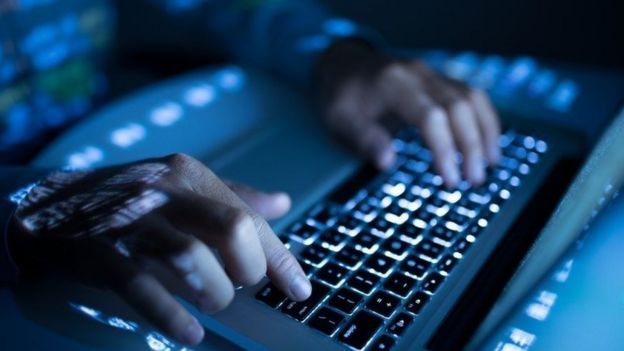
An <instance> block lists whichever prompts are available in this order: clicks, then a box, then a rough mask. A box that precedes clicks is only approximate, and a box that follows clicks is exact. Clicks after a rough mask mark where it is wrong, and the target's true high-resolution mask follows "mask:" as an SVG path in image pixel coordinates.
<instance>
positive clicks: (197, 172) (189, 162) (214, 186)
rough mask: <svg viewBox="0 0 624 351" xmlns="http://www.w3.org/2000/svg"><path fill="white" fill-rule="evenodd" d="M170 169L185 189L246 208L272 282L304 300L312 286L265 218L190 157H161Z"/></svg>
mask: <svg viewBox="0 0 624 351" xmlns="http://www.w3.org/2000/svg"><path fill="white" fill-rule="evenodd" d="M165 161H166V162H169V164H171V165H172V167H173V168H174V169H181V173H182V174H185V177H184V181H185V182H186V183H187V186H188V188H189V189H192V190H193V191H196V192H197V193H198V194H201V195H204V196H206V197H209V198H211V199H214V200H217V201H219V202H221V203H224V204H228V205H230V206H232V207H234V208H238V209H242V210H244V211H246V213H247V215H248V216H249V217H250V218H252V220H253V223H254V226H255V228H256V232H257V233H258V237H259V239H260V243H261V246H262V250H263V253H264V256H265V258H266V266H267V274H268V276H269V278H271V280H272V281H273V282H274V283H275V285H276V286H277V287H278V288H280V289H281V290H282V291H284V292H285V293H286V294H287V295H288V296H289V297H290V298H291V299H293V300H296V301H301V300H305V299H307V298H308V297H309V296H310V293H311V290H312V286H311V284H310V281H309V280H308V278H307V276H306V275H305V274H304V272H303V269H302V268H301V266H300V265H299V263H298V262H297V260H296V259H295V257H294V256H293V255H292V254H291V253H290V252H289V251H288V250H287V249H286V247H285V246H284V244H282V242H281V241H280V240H279V239H278V238H277V236H276V235H275V233H274V232H273V230H271V227H269V225H268V224H267V223H266V221H265V220H264V219H263V218H262V217H260V216H259V215H257V214H255V213H254V212H253V210H251V209H250V208H249V206H247V205H246V204H245V203H244V201H243V200H241V199H240V198H239V197H238V196H236V194H234V193H233V192H232V191H231V190H230V189H229V188H228V187H227V186H226V185H225V184H223V182H221V181H220V180H219V178H218V177H216V175H214V173H212V172H211V171H210V170H209V169H207V168H206V167H203V166H201V164H199V165H198V162H197V161H195V160H193V159H192V158H190V157H188V156H185V155H180V154H176V155H173V156H169V157H167V158H165Z"/></svg>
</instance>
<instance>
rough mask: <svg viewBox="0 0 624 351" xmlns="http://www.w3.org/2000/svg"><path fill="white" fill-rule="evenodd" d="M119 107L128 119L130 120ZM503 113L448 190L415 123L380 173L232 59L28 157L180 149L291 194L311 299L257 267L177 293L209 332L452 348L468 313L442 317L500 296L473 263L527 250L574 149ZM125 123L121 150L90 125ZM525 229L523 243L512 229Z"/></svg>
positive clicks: (295, 239)
mask: <svg viewBox="0 0 624 351" xmlns="http://www.w3.org/2000/svg"><path fill="white" fill-rule="evenodd" d="M199 87H204V88H206V87H211V89H217V90H209V91H210V92H211V93H210V94H212V95H209V96H210V97H211V98H210V99H204V100H202V101H203V102H198V101H197V100H196V99H195V100H193V99H191V100H187V99H186V97H187V95H188V94H186V95H185V92H187V91H188V90H189V89H199ZM215 87H216V88H215ZM193 96H197V94H194V95H193ZM217 96H218V97H219V99H220V101H213V100H216V98H215V97H217ZM176 99H179V102H178V100H176ZM172 100H174V101H172ZM163 103H164V104H166V105H167V106H166V107H167V108H168V112H171V113H168V114H159V116H163V115H166V117H167V121H165V122H167V123H166V124H163V123H161V122H163V121H162V119H156V120H154V119H153V118H151V117H153V116H154V114H153V113H150V111H153V110H154V109H156V108H165V107H163V106H164V105H163V106H161V105H162V104H163ZM201 104H203V105H201ZM199 105H201V106H199ZM172 106H183V109H177V110H176V109H175V108H173V107H172ZM207 108H210V109H212V110H211V113H210V114H206V110H205V109H207ZM128 111H132V112H133V113H134V114H133V115H135V116H138V117H136V121H130V122H129V121H128V120H127V116H128V113H127V112H128ZM172 111H173V112H176V111H177V112H176V113H177V114H174V113H173V112H172ZM180 111H182V112H180ZM122 112H125V113H122ZM174 115H175V116H174ZM174 117H175V118H174ZM211 117H212V118H213V119H208V118H211ZM503 118H504V121H505V125H506V129H505V132H504V134H503V136H502V137H501V140H500V143H501V147H502V150H503V158H502V160H501V162H500V164H499V165H497V166H496V167H494V168H492V169H490V170H489V172H488V178H487V180H486V182H485V183H484V185H482V186H479V187H475V188H473V187H470V186H469V185H468V184H467V183H465V182H464V183H462V184H460V186H458V188H457V189H446V188H444V187H443V185H442V180H441V178H440V177H439V176H438V175H436V174H435V172H434V171H433V170H432V163H431V161H432V160H431V153H430V152H429V151H428V150H427V149H426V148H425V147H424V146H423V144H422V143H421V141H420V138H419V136H418V132H417V131H416V130H415V129H413V128H410V127H403V128H400V129H399V130H398V131H397V132H396V138H395V140H394V147H395V149H396V151H397V153H398V154H399V160H398V162H397V163H396V165H395V166H394V167H393V168H392V169H391V170H389V171H387V172H383V173H379V172H377V171H375V170H374V169H372V168H371V167H370V166H368V165H365V164H363V163H362V162H361V161H360V160H359V158H357V157H356V156H355V155H353V154H352V153H351V152H350V151H349V150H348V149H345V148H344V147H343V146H341V145H339V144H338V143H337V142H335V141H334V140H333V139H332V138H331V136H329V135H328V132H327V131H326V130H325V129H324V128H323V127H322V125H321V123H319V121H318V116H316V115H315V110H314V109H313V108H312V107H311V106H310V105H309V103H308V102H307V101H306V100H305V99H304V98H302V97H301V96H300V95H299V94H298V93H296V92H293V90H292V89H291V88H290V87H288V86H281V85H279V84H276V83H275V82H274V81H273V80H272V79H270V78H267V77H265V76H263V75H262V74H259V73H257V72H254V71H253V70H244V71H243V70H241V69H240V68H236V67H234V68H232V67H230V68H226V69H225V70H220V71H206V72H198V73H195V74H192V75H188V76H185V77H180V78H177V79H175V80H172V81H169V82H167V83H165V84H162V85H160V86H157V87H154V88H151V89H150V90H148V91H144V92H142V93H139V94H137V95H135V96H134V97H132V98H129V99H126V100H123V101H120V102H119V103H118V104H115V105H112V106H111V107H109V108H107V109H106V110H103V111H102V112H101V113H100V114H99V116H97V118H94V119H92V120H87V121H86V122H85V123H82V124H81V125H79V126H78V127H77V128H75V129H74V131H73V132H74V135H75V138H69V137H68V138H64V139H62V140H59V141H58V142H57V143H56V144H55V145H53V147H51V148H50V149H49V150H48V151H47V152H45V153H43V154H42V155H41V156H40V157H39V158H38V159H37V160H35V164H37V165H40V166H51V165H53V166H58V165H59V164H70V165H71V162H72V161H75V160H78V161H80V162H82V164H83V165H84V162H91V163H92V165H93V166H101V165H106V164H112V163H119V162H126V161H131V160H134V159H138V158H144V157H152V156H157V155H162V154H166V153H169V152H179V151H182V152H187V153H189V154H191V155H193V156H196V157H198V158H200V159H201V160H203V161H205V162H206V163H207V164H208V165H209V166H210V167H211V168H212V169H213V170H215V171H216V172H217V174H219V175H221V176H223V177H226V178H229V179H233V180H236V181H240V182H245V183H248V184H251V185H252V186H258V187H259V188H262V189H267V190H277V189H280V190H285V191H287V192H289V193H290V194H291V196H292V197H293V203H294V207H293V210H292V211H291V212H290V214H289V215H287V216H286V217H285V218H283V219H282V220H280V221H278V222H276V223H273V227H274V229H275V231H276V233H279V235H280V238H282V240H283V242H284V244H285V245H286V246H288V247H289V249H290V250H291V251H292V252H293V253H294V254H295V255H296V257H297V258H298V259H299V261H300V262H301V264H302V266H303V268H304V270H305V271H306V272H307V274H308V276H309V277H310V279H311V280H312V284H313V293H312V296H311V298H309V299H308V300H306V301H304V302H293V301H289V300H288V299H286V297H285V296H284V295H283V294H282V293H281V292H279V291H277V290H276V289H275V287H274V286H273V285H272V284H271V283H270V282H268V281H264V282H262V283H261V284H259V285H258V286H256V287H250V288H246V289H243V290H240V291H238V292H237V296H236V298H235V299H234V301H233V303H232V304H231V305H230V306H229V307H228V308H227V309H226V310H224V311H222V312H220V313H218V314H216V315H213V316H208V315H204V314H201V313H200V312H198V311H197V310H196V309H195V308H194V307H193V306H192V305H191V304H189V303H185V304H186V306H187V307H188V308H189V309H190V310H191V311H193V313H194V314H195V315H196V316H197V317H198V319H199V320H200V321H201V322H202V323H203V324H204V325H205V326H206V328H207V329H208V330H210V331H212V332H214V333H216V334H218V335H220V336H222V337H224V338H226V339H228V340H230V341H231V342H233V343H234V344H236V345H238V346H239V347H241V348H243V349H270V350H273V349H285V350H290V349H296V350H308V349H309V350H319V349H321V350H345V349H355V350H363V349H364V350H388V349H393V350H408V349H409V350H414V349H434V350H435V349H449V348H445V345H453V346H458V345H463V344H462V342H463V341H466V340H465V337H466V335H463V334H462V331H461V330H459V331H458V330H457V329H458V327H459V326H461V325H464V324H465V323H468V322H469V320H464V321H463V323H464V324H462V323H456V322H459V321H460V320H459V318H458V319H457V320H455V319H454V316H457V315H458V314H459V315H461V314H466V315H468V314H467V313H463V312H462V311H470V307H471V306H473V308H477V307H478V308H477V310H478V311H480V312H481V313H485V312H487V311H488V307H489V304H491V303H493V302H494V299H495V298H496V297H497V296H498V294H497V293H495V291H497V289H494V288H493V286H492V290H493V293H492V295H493V297H489V298H487V299H479V296H478V295H475V291H476V292H478V291H483V290H484V289H486V290H487V288H490V286H478V285H479V282H480V281H483V277H488V276H491V277H498V276H499V274H503V276H504V274H505V273H509V272H508V271H509V269H511V268H510V267H516V265H517V263H518V262H517V261H514V260H510V261H507V262H505V264H504V265H502V264H501V266H505V267H507V268H508V269H507V270H502V272H499V271H497V270H495V269H492V268H491V266H492V263H493V262H494V265H495V266H496V261H493V260H494V258H497V257H500V256H501V255H503V256H504V257H511V258H513V257H516V258H517V259H521V258H522V257H523V256H524V254H525V252H524V250H523V249H525V248H528V247H529V246H530V245H531V243H532V241H533V240H532V239H534V238H535V237H536V236H537V234H538V233H539V229H541V223H545V222H546V221H547V219H548V215H549V213H550V212H551V210H552V209H554V207H555V205H556V204H557V200H558V199H559V197H560V195H561V194H562V193H563V192H564V191H565V189H566V187H567V185H568V183H569V181H571V179H572V175H573V174H574V172H575V171H576V167H575V166H574V163H573V162H572V163H571V162H570V161H569V160H570V159H571V158H573V157H574V156H575V155H578V148H576V145H577V143H576V142H575V141H576V140H577V139H576V136H575V135H572V134H569V133H566V132H562V131H560V130H557V129H556V128H552V127H551V126H548V125H544V126H542V125H541V124H540V123H539V121H531V123H526V121H525V123H520V125H518V126H516V125H515V124H514V123H515V122H516V121H521V122H522V119H520V120H519V119H517V118H515V117H514V116H509V115H503ZM128 123H135V124H138V125H141V126H142V127H143V128H144V133H142V135H143V136H145V135H149V141H146V140H143V141H142V140H140V139H141V138H139V139H137V140H135V142H136V145H126V147H125V148H124V149H121V148H118V147H117V148H116V147H115V145H111V140H110V139H109V138H107V137H102V132H101V131H102V130H106V129H112V128H113V127H119V128H123V126H124V125H127V124H128ZM159 123H161V124H159ZM103 128H104V129H103ZM167 128H169V129H167ZM198 130H203V131H204V130H205V133H202V136H201V138H190V137H189V136H190V135H197V131H198ZM112 132H115V131H112ZM213 136H214V138H213ZM78 138H79V139H78ZM146 139H148V138H146ZM85 140H86V141H88V144H84V143H85ZM162 140H167V141H168V143H162V142H161V141H162ZM207 140H209V141H207ZM163 144H164V145H163ZM155 145H157V146H158V147H155ZM129 147H132V149H129ZM128 150H132V151H133V152H131V153H130V152H128ZM90 165H91V164H90ZM527 224H528V225H527ZM512 229H513V231H514V232H515V235H510V230H512ZM523 229H524V230H527V232H525V233H524V234H525V235H523V236H522V238H521V239H520V240H519V241H518V243H520V244H517V243H516V242H515V241H513V240H511V239H515V238H517V237H518V232H519V231H522V230H523ZM536 229H537V230H536ZM531 230H532V231H533V232H531ZM511 234H514V233H511ZM503 261H504V260H503ZM516 279H519V278H515V279H514V281H515V280H516ZM499 280H500V279H499ZM486 281H487V280H486ZM505 282H506V280H504V281H502V282H501V283H499V285H501V286H499V287H498V291H500V289H502V288H503V286H502V284H504V283H505ZM475 284H476V285H475ZM514 291H515V289H514ZM512 301H513V302H515V299H513V300H512ZM100 304H104V305H105V304H106V303H105V302H102V301H100ZM466 306H468V307H466ZM503 310H505V311H506V309H503ZM470 315H472V314H470ZM494 320H496V319H494ZM484 325H486V326H487V324H484ZM476 326H477V325H476V324H475V322H474V320H473V321H472V328H473V329H474V328H476ZM484 328H485V329H484V330H486V331H488V332H489V330H490V329H491V327H484ZM466 330H468V329H466ZM464 334H466V333H465V332H464ZM440 340H442V341H440ZM446 342H450V344H448V343H446ZM460 347H461V346H460Z"/></svg>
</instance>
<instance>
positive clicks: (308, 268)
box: [297, 260, 316, 276]
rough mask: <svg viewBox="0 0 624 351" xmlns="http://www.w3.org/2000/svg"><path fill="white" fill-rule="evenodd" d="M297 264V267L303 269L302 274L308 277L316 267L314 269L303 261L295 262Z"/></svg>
mask: <svg viewBox="0 0 624 351" xmlns="http://www.w3.org/2000/svg"><path fill="white" fill-rule="evenodd" d="M297 262H299V265H300V266H301V268H302V269H303V272H304V273H305V274H306V275H308V276H309V275H310V274H311V273H312V272H313V271H314V269H315V268H316V267H314V266H313V265H311V264H309V263H307V262H305V261H303V260H297Z"/></svg>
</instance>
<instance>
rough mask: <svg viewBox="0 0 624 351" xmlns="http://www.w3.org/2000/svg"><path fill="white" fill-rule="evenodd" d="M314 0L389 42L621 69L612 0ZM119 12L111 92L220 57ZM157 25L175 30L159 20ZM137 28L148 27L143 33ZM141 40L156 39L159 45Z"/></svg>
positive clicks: (623, 30) (623, 20)
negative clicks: (139, 40) (166, 40)
mask: <svg viewBox="0 0 624 351" xmlns="http://www.w3.org/2000/svg"><path fill="white" fill-rule="evenodd" d="M295 1H296V0H295ZM319 1H320V2H321V3H323V4H324V5H325V6H327V7H328V8H329V9H331V10H333V11H334V12H335V13H337V14H338V15H341V16H345V17H348V18H351V19H353V20H356V21H357V22H359V23H361V24H364V25H367V26H369V27H370V28H373V29H375V30H377V31H378V32H380V33H381V34H382V36H383V37H384V38H385V39H386V40H387V41H388V43H389V44H390V45H391V46H394V47H405V48H423V49H424V48H442V49H449V50H473V51H477V52H482V53H497V54H500V55H509V56H515V55H530V56H535V57H538V58H540V59H542V60H554V61H562V62H569V63H577V64H582V65H589V66H600V67H603V68H606V67H608V68H615V69H624V2H622V1H618V0H523V1H517V0H516V1H497V0H436V1H429V0H393V1H383V0H319ZM132 3H133V2H130V1H118V4H119V5H120V6H135V7H136V6H137V5H133V4H132ZM140 10H141V11H145V9H143V8H142V9H140ZM126 13H128V12H126ZM154 18H157V16H155V17H154ZM119 20H120V27H121V29H120V31H122V32H123V33H134V34H136V36H125V37H123V38H120V39H121V40H120V41H119V43H120V44H119V47H118V50H117V53H116V55H115V57H114V60H115V61H116V63H117V65H111V67H114V70H115V72H112V74H113V77H115V76H116V77H117V79H115V78H114V79H113V80H112V82H111V83H112V84H113V86H112V89H111V90H112V92H113V94H114V95H113V97H115V96H119V95H123V94H125V93H127V92H129V91H132V90H134V89H136V88H139V87H141V86H143V85H146V84H149V83H150V82H152V81H154V80H157V79H162V78H166V77H169V76H172V75H175V74H179V73H181V72H184V71H187V70H189V69H193V68H198V67H201V66H205V65H206V64H207V63H208V64H209V63H220V62H222V61H223V60H224V58H223V57H221V56H220V55H219V53H218V52H217V51H215V50H213V49H212V48H210V47H209V46H208V44H207V43H205V42H203V41H202V40H201V38H195V43H194V44H193V45H191V46H188V45H186V46H183V47H182V46H180V43H176V42H171V43H167V44H166V45H163V42H162V41H163V38H166V37H167V35H153V34H154V33H153V31H154V28H155V27H154V26H153V25H151V24H150V23H149V22H146V23H145V24H144V25H143V26H138V25H137V23H134V22H133V21H131V20H130V19H126V18H123V17H122V18H120V19H119ZM124 28H131V30H124ZM156 28H166V30H167V31H171V30H175V29H173V28H171V27H163V26H162V23H159V25H158V26H156ZM143 31H149V32H150V34H152V35H148V36H144V35H142V34H141V33H144V32H143ZM168 34H171V33H168ZM170 36H171V37H173V35H170ZM139 37H142V38H145V37H152V38H155V39H154V40H157V41H158V45H150V43H145V45H138V44H137V40H136V39H137V38H139ZM148 47H149V48H154V47H158V48H159V51H158V52H155V51H153V49H149V50H148V49H147V48H148ZM163 48H166V49H165V50H162V49H163Z"/></svg>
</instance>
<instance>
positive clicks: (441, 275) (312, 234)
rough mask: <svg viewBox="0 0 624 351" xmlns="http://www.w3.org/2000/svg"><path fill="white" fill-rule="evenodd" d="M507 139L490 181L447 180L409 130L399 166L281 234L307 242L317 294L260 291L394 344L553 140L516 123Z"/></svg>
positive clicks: (353, 335) (384, 346)
mask: <svg viewBox="0 0 624 351" xmlns="http://www.w3.org/2000/svg"><path fill="white" fill-rule="evenodd" d="M500 144H501V148H502V154H503V156H502V158H501V161H500V163H499V164H498V165H497V166H495V167H493V168H490V169H489V170H488V177H487V180H486V181H485V182H484V184H483V185H481V186H479V187H474V188H471V187H470V185H469V184H468V183H467V182H461V183H460V184H459V186H458V187H457V189H447V188H445V187H444V186H443V180H442V178H441V177H440V176H438V175H436V174H435V173H434V171H433V169H432V155H431V152H430V151H429V150H428V149H426V148H425V147H423V146H422V144H421V143H420V141H419V138H418V136H417V133H416V131H415V130H413V129H406V130H403V131H402V132H401V133H400V134H399V135H398V136H397V138H396V139H395V140H394V147H395V149H396V151H397V153H398V156H399V157H398V162H397V164H396V165H395V167H394V168H393V170H392V171H389V172H385V173H381V174H377V175H375V176H374V177H373V178H372V181H371V180H370V177H363V176H362V175H361V174H358V175H355V176H354V178H353V179H351V180H349V181H347V182H346V183H345V186H344V187H342V188H341V189H339V190H338V191H337V192H336V193H334V194H333V195H332V196H330V197H329V198H328V199H327V200H326V201H325V202H323V203H321V204H319V205H317V206H315V207H314V208H312V209H311V210H310V211H309V212H308V213H307V214H306V215H305V216H303V217H302V218H301V219H300V220H299V221H297V222H296V223H294V224H293V225H292V226H291V227H290V228H289V229H288V230H287V231H286V232H285V233H284V234H283V235H281V238H282V241H283V242H284V243H285V244H286V245H287V246H289V245H291V244H292V243H293V242H299V243H300V244H303V246H304V248H303V250H302V251H300V252H299V254H298V256H297V257H298V259H299V262H300V263H301V265H302V267H303V269H304V270H305V272H306V273H307V274H308V276H309V277H310V279H311V281H312V296H311V297H310V298H309V299H307V300H306V301H303V302H295V301H292V300H289V299H287V298H286V296H285V295H284V294H283V293H281V292H280V291H279V290H277V288H276V287H275V286H274V285H272V284H271V283H269V284H267V285H265V286H264V287H263V288H262V289H261V290H260V291H258V293H257V294H256V298H257V299H258V300H259V301H262V302H263V303H265V304H266V305H268V306H269V307H271V308H273V309H275V310H279V311H281V312H282V313H284V314H286V315H288V316H289V317H291V318H293V319H295V320H297V321H299V322H301V323H304V324H306V325H308V326H309V327H311V328H314V329H316V330H318V331H319V332H321V333H323V334H325V335H327V336H329V337H331V338H334V339H336V340H338V342H341V343H343V344H345V345H347V346H349V347H351V348H353V349H357V350H360V349H365V348H366V349H367V350H389V349H391V348H392V347H393V346H394V345H395V344H396V343H397V341H398V338H400V337H401V335H403V333H404V332H405V330H406V329H407V328H408V327H409V326H410V324H411V323H412V322H413V321H414V318H416V316H418V314H419V313H420V312H421V310H422V309H423V308H424V307H425V306H426V305H427V303H428V302H429V300H430V299H431V297H432V296H433V295H434V294H435V293H436V292H437V291H438V290H439V289H440V287H441V286H442V285H443V284H444V281H445V279H446V278H447V277H448V276H449V274H451V272H452V271H453V269H454V268H455V267H456V266H457V264H458V262H459V261H460V260H461V259H462V258H463V257H464V255H465V253H466V252H467V251H468V250H469V249H470V247H471V246H472V245H473V244H474V242H475V241H476V240H478V238H479V235H480V233H481V232H482V230H483V229H484V228H486V227H487V225H488V223H489V221H490V220H491V219H492V218H493V217H494V216H495V215H496V214H497V213H498V212H499V211H500V208H501V206H502V204H503V203H504V202H506V201H507V200H509V198H510V197H511V196H512V194H513V193H514V191H516V190H517V188H519V187H520V186H521V184H522V182H523V180H524V177H526V176H527V175H529V174H530V172H531V170H532V169H533V167H535V165H536V164H537V163H538V162H539V160H540V158H541V157H543V154H544V153H545V152H546V151H547V148H548V146H547V144H546V142H544V141H542V140H538V139H536V138H534V137H531V136H527V135H522V134H519V133H517V132H514V131H508V132H506V133H505V134H504V135H502V136H501V139H500ZM362 179H366V182H365V183H364V184H361V183H362Z"/></svg>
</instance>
